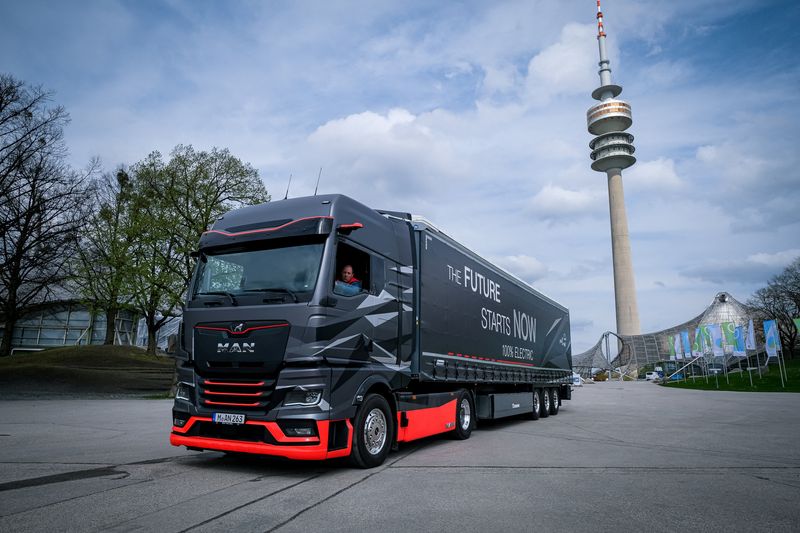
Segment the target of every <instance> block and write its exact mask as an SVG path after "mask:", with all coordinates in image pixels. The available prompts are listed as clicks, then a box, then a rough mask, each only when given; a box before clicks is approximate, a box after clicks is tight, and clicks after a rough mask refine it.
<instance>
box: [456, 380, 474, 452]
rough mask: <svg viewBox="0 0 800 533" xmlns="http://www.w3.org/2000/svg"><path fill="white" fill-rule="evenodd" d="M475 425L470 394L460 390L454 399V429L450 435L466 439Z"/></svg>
mask: <svg viewBox="0 0 800 533" xmlns="http://www.w3.org/2000/svg"><path fill="white" fill-rule="evenodd" d="M474 427H475V407H474V406H473V405H472V396H471V395H470V393H469V392H467V391H465V390H461V391H460V392H459V393H458V399H457V400H456V429H455V431H452V432H451V433H450V435H451V436H452V437H453V438H454V439H456V440H467V439H468V438H469V436H470V435H471V434H472V429H473V428H474Z"/></svg>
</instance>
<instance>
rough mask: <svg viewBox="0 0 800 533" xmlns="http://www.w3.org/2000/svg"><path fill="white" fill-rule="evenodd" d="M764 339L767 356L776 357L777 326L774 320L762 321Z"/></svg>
mask: <svg viewBox="0 0 800 533" xmlns="http://www.w3.org/2000/svg"><path fill="white" fill-rule="evenodd" d="M764 339H766V343H767V356H768V357H778V343H779V342H780V341H779V340H778V326H777V325H776V324H775V321H774V320H765V321H764Z"/></svg>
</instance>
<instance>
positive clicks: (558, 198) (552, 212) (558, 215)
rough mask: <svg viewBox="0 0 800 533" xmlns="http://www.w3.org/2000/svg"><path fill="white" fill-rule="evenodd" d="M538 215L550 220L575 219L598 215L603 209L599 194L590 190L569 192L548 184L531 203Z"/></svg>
mask: <svg viewBox="0 0 800 533" xmlns="http://www.w3.org/2000/svg"><path fill="white" fill-rule="evenodd" d="M530 206H531V209H532V211H533V213H535V214H536V215H538V216H540V217H543V218H548V219H562V218H573V217H575V216H580V215H587V214H593V213H597V212H598V211H600V210H601V209H602V208H603V199H602V198H601V197H600V195H599V194H596V193H593V192H592V191H588V190H569V189H565V188H563V187H559V186H558V185H553V184H548V185H545V186H544V187H542V189H541V190H540V191H539V192H538V193H536V196H534V197H533V198H532V199H531V201H530Z"/></svg>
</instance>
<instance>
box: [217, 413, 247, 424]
mask: <svg viewBox="0 0 800 533" xmlns="http://www.w3.org/2000/svg"><path fill="white" fill-rule="evenodd" d="M214 422H216V423H217V424H234V425H238V424H244V415H235V414H233V413H214Z"/></svg>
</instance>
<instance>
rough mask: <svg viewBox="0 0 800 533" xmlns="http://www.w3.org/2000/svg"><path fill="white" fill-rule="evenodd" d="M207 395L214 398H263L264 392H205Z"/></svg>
mask: <svg viewBox="0 0 800 533" xmlns="http://www.w3.org/2000/svg"><path fill="white" fill-rule="evenodd" d="M205 393H206V394H211V395H213V396H249V397H251V398H252V397H253V396H263V395H264V393H263V392H216V391H210V390H207V391H205Z"/></svg>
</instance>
